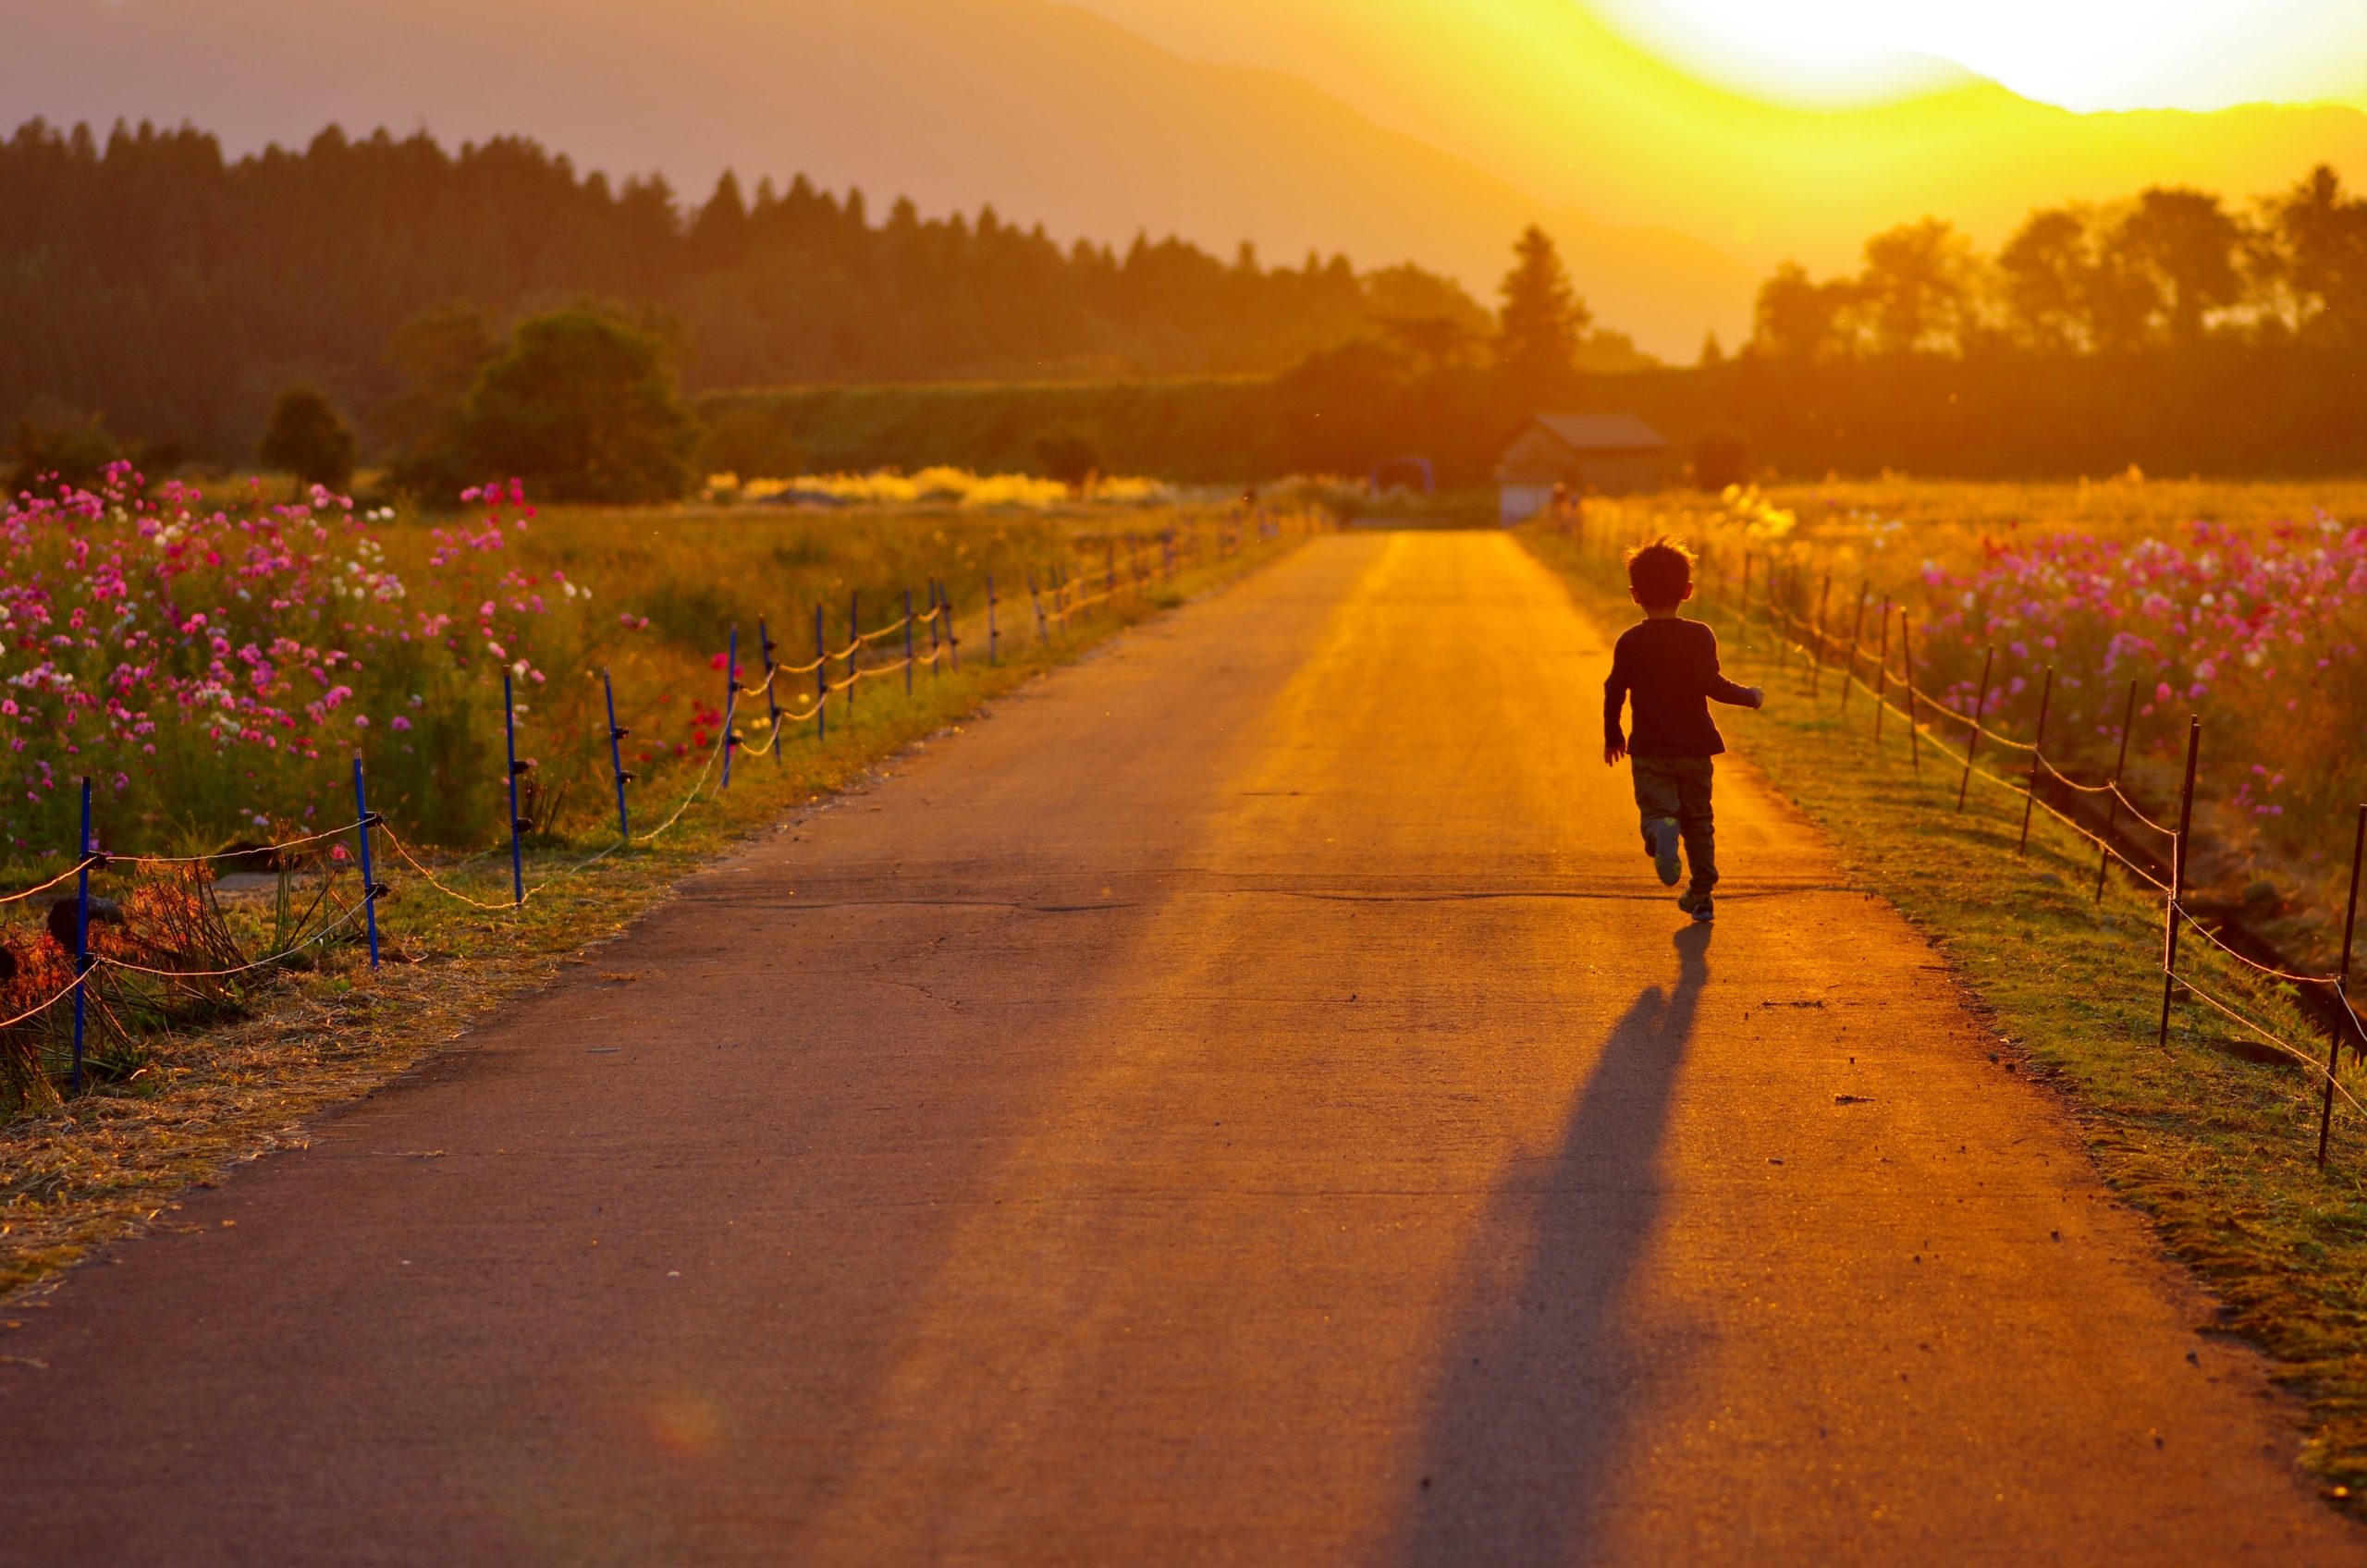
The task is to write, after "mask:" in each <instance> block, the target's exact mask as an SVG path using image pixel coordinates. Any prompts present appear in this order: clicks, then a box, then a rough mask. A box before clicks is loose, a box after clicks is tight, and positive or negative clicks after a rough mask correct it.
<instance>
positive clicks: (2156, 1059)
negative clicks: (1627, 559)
mask: <svg viewBox="0 0 2367 1568" xmlns="http://www.w3.org/2000/svg"><path fill="white" fill-rule="evenodd" d="M1524 537H1525V539H1526V541H1527V544H1528V545H1529V547H1530V548H1531V549H1532V550H1533V551H1534V552H1535V553H1536V554H1537V555H1538V556H1539V557H1540V558H1541V559H1542V560H1543V561H1544V562H1545V563H1546V564H1547V565H1548V566H1549V567H1551V568H1552V569H1554V570H1557V571H1559V572H1560V573H1562V575H1563V576H1564V578H1565V579H1566V580H1567V581H1568V582H1570V583H1571V585H1572V588H1573V590H1574V592H1575V593H1576V595H1577V597H1578V599H1579V601H1580V603H1581V604H1583V605H1586V606H1588V607H1589V608H1590V609H1592V610H1594V611H1595V612H1596V613H1598V614H1600V616H1601V617H1602V618H1603V619H1604V620H1605V622H1606V624H1608V625H1612V626H1616V625H1618V624H1620V623H1622V622H1623V621H1625V619H1630V618H1631V617H1632V615H1633V613H1634V608H1633V606H1632V605H1630V604H1629V603H1628V602H1627V599H1626V594H1625V582H1624V579H1622V578H1621V577H1620V576H1619V575H1618V573H1617V568H1616V566H1615V564H1614V563H1613V561H1612V560H1611V559H1610V558H1609V557H1607V556H1605V555H1603V554H1600V553H1581V552H1580V551H1579V550H1578V549H1577V548H1576V547H1574V546H1573V545H1571V544H1570V543H1569V542H1567V541H1565V540H1564V539H1562V538H1560V537H1558V536H1555V535H1551V534H1547V533H1537V532H1534V531H1531V532H1528V533H1525V534H1524ZM1700 613H1701V614H1702V616H1703V619H1708V620H1710V621H1711V623H1712V624H1714V625H1716V626H1717V627H1718V629H1719V635H1720V640H1721V643H1722V644H1723V650H1724V654H1725V662H1726V667H1727V672H1728V673H1729V674H1730V675H1732V676H1733V677H1734V678H1735V679H1736V680H1742V681H1744V682H1746V683H1748V684H1757V685H1763V686H1765V687H1766V688H1767V690H1768V692H1769V701H1768V705H1767V707H1766V709H1765V711H1764V712H1763V713H1761V714H1760V715H1758V716H1756V717H1754V718H1753V719H1752V721H1751V723H1750V725H1749V726H1748V731H1747V734H1748V739H1747V741H1745V742H1743V743H1742V744H1740V745H1739V746H1738V748H1737V749H1738V750H1740V751H1741V752H1742V753H1743V754H1744V756H1745V757H1746V758H1747V760H1748V762H1750V763H1751V764H1752V765H1753V766H1757V767H1758V768H1760V770H1761V771H1762V772H1763V773H1764V774H1765V775H1766V776H1767V778H1769V780H1770V781H1771V782H1772V784H1773V785H1774V786H1775V787H1776V788H1777V789H1778V790H1782V791H1783V792H1784V794H1785V795H1787V796H1788V797H1789V798H1790V799H1791V800H1792V801H1793V802H1796V803H1797V805H1798V806H1799V807H1800V809H1801V810H1802V811H1804V812H1805V813H1806V814H1807V815H1809V817H1810V818H1811V819H1812V820H1813V821H1815V822H1816V823H1817V824H1818V825H1819V826H1820V827H1822V828H1823V829H1824V830H1825V831H1826V832H1827V833H1828V835H1829V836H1830V837H1831V839H1832V841H1833V844H1834V848H1835V851H1836V852H1837V854H1838V856H1839V858H1840V861H1841V863H1842V864H1843V866H1844V868H1845V870H1846V873H1847V874H1848V875H1849V876H1851V878H1852V879H1853V880H1855V881H1856V882H1857V883H1858V884H1859V885H1861V886H1863V887H1866V888H1870V889H1872V890H1873V891H1875V892H1877V893H1879V894H1881V895H1882V896H1883V897H1884V898H1886V899H1888V900H1891V902H1892V903H1894V904H1895V905H1896V906H1897V907H1898V908H1899V909H1900V910H1901V911H1902V912H1904V913H1905V914H1906V915H1907V918H1908V919H1909V920H1910V921H1912V922H1913V923H1914V924H1915V925H1916V926H1917V927H1918V928H1919V930H1921V931H1922V932H1923V933H1924V934H1925V935H1926V936H1927V937H1929V938H1930V939H1931V941H1932V944H1933V946H1934V947H1936V948H1937V949H1939V950H1940V952H1941V953H1942V954H1943V955H1944V957H1945V958H1946V959H1947V961H1948V962H1950V963H1951V964H1952V965H1953V966H1954V967H1955V969H1956V972H1957V974H1959V975H1960V976H1961V977H1962V979H1963V981H1964V982H1965V984H1966V985H1967V986H1968V987H1969V989H1970V991H1971V993H1972V995H1973V996H1974V997H1975V998H1977V1002H1978V1005H1979V1006H1980V1007H1981V1008H1982V1009H1984V1010H1985V1011H1986V1013H1987V1015H1988V1018H1989V1020H1990V1022H1991V1023H1993V1026H1994V1027H1995V1028H1996V1030H1997V1031H1998V1032H1999V1033H2000V1034H2001V1035H2003V1036H2004V1037H2005V1040H2006V1041H2007V1042H2009V1045H2008V1046H2007V1047H2005V1048H2006V1051H2007V1052H2008V1053H2009V1060H2011V1056H2010V1053H2012V1052H2018V1053H2020V1056H2021V1059H2022V1060H2023V1061H2024V1062H2025V1063H2026V1064H2027V1068H2028V1070H2030V1071H2032V1072H2036V1073H2037V1074H2038V1075H2039V1076H2041V1077H2042V1078H2043V1079H2045V1080H2047V1081H2049V1082H2051V1083H2053V1084H2055V1085H2056V1086H2058V1087H2059V1089H2060V1090H2061V1092H2062V1093H2063V1094H2064V1096H2066V1098H2067V1102H2068V1104H2069V1105H2070V1107H2071V1108H2072V1109H2073V1110H2074V1111H2075V1113H2076V1114H2077V1115H2078V1117H2079V1121H2080V1124H2081V1126H2082V1127H2083V1128H2084V1130H2085V1133H2086V1135H2087V1140H2088V1143H2089V1145H2090V1147H2091V1150H2092V1151H2093V1155H2094V1158H2095V1160H2096V1163H2097V1166H2098V1167H2099V1169H2100V1170H2102V1172H2103V1176H2104V1178H2105V1180H2106V1181H2107V1182H2109V1183H2110V1184H2111V1185H2112V1186H2113V1187H2114V1188H2115V1189H2116V1190H2117V1191H2118V1192H2119V1193H2120V1194H2123V1195H2124V1196H2125V1197H2126V1198H2128V1200H2129V1201H2130V1202H2131V1203H2133V1204H2134V1205H2136V1206H2137V1207H2139V1208H2140V1209H2141V1210H2142V1211H2143V1212H2144V1213H2145V1214H2146V1215H2147V1216H2149V1217H2150V1219H2152V1223H2153V1225H2154V1227H2155V1228H2156V1230H2157V1231H2158V1233H2159V1234H2160V1236H2161V1238H2162V1240H2163V1243H2164V1244H2165V1246H2166V1247H2167V1249H2168V1250H2169V1251H2170V1253H2171V1254H2172V1255H2173V1256H2177V1257H2178V1258H2179V1259H2181V1260H2183V1261H2184V1262H2185V1263H2187V1264H2188V1265H2189V1266H2190V1267H2191V1268H2193V1269H2194V1270H2195V1271H2196V1272H2197V1273H2198V1274H2199V1275H2200V1276H2201V1279H2202V1280H2204V1281H2205V1283H2206V1284H2207V1285H2208V1286H2209V1287H2210V1288H2211V1290H2212V1291H2213V1292H2214V1293H2215V1294H2216V1295H2217V1296H2218V1298H2219V1300H2220V1301H2221V1302H2222V1303H2223V1304H2224V1306H2223V1308H2222V1311H2221V1313H2220V1315H2219V1317H2218V1319H2217V1321H2216V1322H2214V1324H2212V1325H2210V1327H2213V1328H2214V1329H2220V1330H2223V1331H2226V1332H2229V1333H2232V1334H2236V1335H2239V1336H2241V1337H2243V1338H2245V1339H2247V1340H2250V1341H2252V1342H2254V1343H2256V1344H2258V1345H2259V1346H2260V1347H2261V1348H2263V1350H2265V1351H2266V1352H2267V1353H2268V1354H2269V1355H2270V1356H2271V1357H2272V1358H2273V1361H2274V1365H2275V1369H2276V1373H2277V1376H2278V1377H2279V1378H2280V1379H2281V1380H2283V1381H2284V1382H2286V1383H2287V1384H2288V1385H2289V1386H2290V1387H2291V1388H2292V1389H2293V1390H2295V1391H2296V1392H2297V1393H2298V1394H2300V1397H2301V1398H2302V1400H2303V1401H2304V1402H2305V1403H2306V1405H2307V1408H2308V1412H2309V1419H2310V1423H2311V1427H2312V1431H2311V1435H2310V1439H2309V1441H2308V1444H2307V1446H2306V1450H2305V1454H2306V1458H2307V1461H2308V1463H2309V1464H2311V1465H2312V1468H2314V1469H2315V1470H2316V1471H2317V1472H2318V1474H2320V1475H2321V1476H2324V1479H2325V1480H2326V1482H2327V1484H2328V1488H2329V1495H2330V1496H2332V1497H2334V1498H2336V1499H2337V1500H2344V1501H2348V1500H2349V1498H2350V1497H2351V1495H2352V1494H2353V1493H2355V1492H2358V1491H2360V1490H2361V1488H2367V1119H2362V1118H2361V1116H2360V1115H2359V1114H2358V1113H2357V1112H2356V1111H2353V1110H2350V1109H2347V1108H2345V1107H2343V1106H2341V1105H2339V1104H2337V1108H2336V1117H2335V1136H2334V1149H2333V1157H2332V1158H2331V1160H2330V1161H2329V1163H2328V1165H2327V1167H2326V1169H2325V1170H2324V1171H2320V1170H2318V1169H2317V1168H2316V1165H2315V1163H2314V1159H2315V1154H2316V1144H2317V1130H2318V1105H2319V1097H2318V1091H2317V1087H2316V1084H2315V1083H2314V1082H2313V1081H2312V1077H2311V1075H2310V1074H2309V1073H2308V1072H2306V1071H2305V1070H2303V1069H2301V1068H2300V1067H2299V1066H2298V1065H2276V1064H2272V1063H2269V1062H2263V1061H2262V1060H2257V1055H2258V1052H2257V1050H2256V1049H2255V1048H2254V1047H2251V1046H2250V1045H2249V1044H2248V1042H2247V1041H2246V1040H2245V1038H2244V1037H2243V1036H2242V1034H2241V1032H2240V1031H2238V1030H2236V1029H2234V1028H2233V1027H2232V1026H2228V1025H2224V1024H2223V1023H2222V1022H2221V1021H2220V1020H2219V1018H2218V1017H2217V1015H2215V1014H2214V1013H2212V1012H2211V1011H2208V1010H2207V1009H2206V1008H2204V1007H2203V1006H2202V1005H2201V1004H2200V1003H2197V1002H2194V1001H2192V1000H2185V999H2182V1000H2181V1001H2180V1002H2179V1003H2178V1004H2177V1008H2176V1010H2175V1011H2174V1014H2173V1022H2172V1026H2171V1031H2170V1040H2169V1044H2168V1046H2167V1047H2162V1046H2159V1045H2157V1044H2156V1042H2155V1031H2156V1027H2157V1023H2158V1017H2159V1008H2160V1002H2161V988H2162V981H2161V970H2160V948H2161V932H2162V909H2161V904H2160V901H2159V899H2158V896H2152V897H2144V898H2140V896H2139V895H2138V893H2137V892H2136V891H2135V890H2133V889H2132V888H2130V887H2129V886H2128V883H2127V882H2126V881H2125V880H2123V879H2121V878H2120V877H2119V876H2118V874H2117V873H2116V874H2115V878H2114V880H2113V882H2112V884H2111V886H2110V888H2109V889H2108V891H2107V894H2106V896H2105V897H2104V899H2103V900H2102V902H2101V903H2098V902H2097V901H2096V900H2094V899H2093V898H2092V897H2091V893H2092V889H2093V887H2094V881H2095V867H2096V862H2095V851H2093V850H2092V849H2091V848H2088V847H2087V846H2086V845H2085V844H2084V841H2082V840H2079V839H2077V838H2075V837H2074V836H2073V835H2072V834H2071V833H2070V832H2069V831H2068V830H2067V829H2065V828H2062V827H2058V826H2056V825H2054V824H2052V823H2050V822H2048V821H2047V820H2046V819H2045V817H2044V816H2043V815H2041V817H2040V818H2039V821H2038V824H2037V826H2036V827H2034V829H2033V831H2032V835H2031V841H2030V851H2029V853H2028V854H2027V855H2023V854H2021V853H2018V852H2017V848H2016V840H2017V837H2018V835H2019V832H2020V827H2021V804H2020V802H2019V801H2018V799H2016V798H2013V797H2009V796H2007V795H2006V794H2005V791H2003V790H2000V789H1998V788H1997V787H1996V786H1994V785H1992V784H1988V783H1985V782H1984V781H1982V780H1981V779H1980V778H1975V779H1974V780H1973V784H1972V789H1971V792H1970V797H1969V801H1968V808H1967V810H1966V811H1965V813H1964V814H1963V815H1958V814H1957V813H1956V809H1955V806H1956V785H1957V781H1958V778H1959V772H1958V769H1957V768H1956V766H1950V765H1949V764H1948V762H1947V761H1946V760H1945V759H1944V756H1943V754H1942V753H1940V751H1939V750H1938V749H1937V747H1936V746H1933V745H1930V744H1927V745H1926V746H1925V748H1924V750H1923V753H1922V762H1923V766H1922V769H1921V772H1920V773H1919V774H1918V773H1916V772H1914V771H1911V770H1910V767H1909V764H1908V757H1907V744H1906V742H1907V734H1906V729H1905V726H1904V725H1903V724H1902V723H1901V722H1900V721H1899V719H1898V717H1897V716H1896V715H1895V714H1893V715H1892V716H1890V717H1889V718H1888V720H1886V723H1885V729H1884V744H1883V746H1882V747H1880V748H1877V747H1876V746H1875V744H1874V743H1873V741H1872V739H1871V729H1872V717H1873V705H1872V704H1871V703H1870V702H1869V701H1868V700H1867V699H1866V698H1865V696H1864V694H1863V693H1862V692H1860V693H1858V694H1855V695H1853V696H1852V697H1851V699H1850V702H1849V705H1848V707H1847V708H1846V710H1845V709H1844V708H1843V707H1842V706H1841V705H1840V704H1839V702H1838V700H1837V698H1838V692H1839V682H1838V681H1837V680H1835V679H1834V678H1833V677H1832V676H1831V675H1830V674H1828V675H1827V676H1826V678H1825V679H1824V680H1823V682H1822V695H1821V698H1817V699H1812V698H1811V697H1810V696H1809V688H1808V682H1807V680H1806V678H1805V673H1804V668H1803V665H1802V662H1801V660H1800V658H1799V656H1798V655H1791V657H1790V658H1789V659H1788V661H1787V663H1786V665H1785V667H1784V668H1778V666H1777V664H1776V662H1775V660H1774V658H1773V657H1772V643H1770V641H1769V640H1768V636H1767V633H1765V632H1764V631H1758V632H1755V633H1751V634H1748V635H1746V634H1744V633H1742V632H1740V631H1738V630H1737V629H1736V628H1735V626H1734V625H1733V623H1732V621H1731V620H1730V619H1727V618H1726V617H1725V616H1723V614H1722V613H1720V611H1719V610H1718V609H1717V608H1716V607H1715V606H1710V607H1708V608H1706V609H1704V610H1702V611H1701V612H1700ZM2188 968H2189V963H2188V962H2186V961H2183V960H2182V962H2181V970H2182V971H2184V970H2186V969H2188ZM2191 968H2192V972H2193V973H2194V974H2195V976H2196V978H2197V979H2198V981H2199V982H2200V983H2201V984H2203V985H2206V986H2213V987H2214V989H2217V990H2220V991H2221V992H2222V994H2228V993H2233V994H2236V995H2238V996H2241V997H2242V998H2245V1000H2246V1002H2247V1004H2248V1008H2249V1009H2250V1011H2254V1013H2255V1015H2256V1016H2258V1017H2260V1018H2262V1019H2263V1021H2265V1022H2267V1023H2270V1024H2271V1025H2272V1026H2273V1027H2275V1028H2276V1029H2277V1030H2278V1031H2279V1032H2280V1033H2281V1034H2283V1035H2285V1037H2286V1038H2287V1039H2289V1040H2294V1041H2297V1042H2300V1044H2301V1045H2302V1046H2303V1047H2304V1048H2307V1049H2311V1050H2314V1051H2319V1052H2323V1050H2324V1035H2322V1034H2317V1033H2315V1032H2314V1031H2313V1030H2312V1026H2311V1025H2309V1024H2308V1023H2305V1022H2304V1021H2303V1020H2302V1018H2301V1017H2300V1014H2299V1013H2298V1011H2296V1010H2295V1009H2294V1007H2293V1006H2292V1004H2291V1002H2290V999H2289V998H2286V997H2283V996H2280V995H2277V994H2275V992H2274V991H2273V990H2263V989H2262V988H2260V987H2257V986H2250V985H2249V984H2247V983H2246V982H2245V981H2244V980H2243V979H2242V978H2241V977H2240V976H2238V975H2235V974H2229V973H2227V970H2226V966H2225V965H2223V964H2219V963H2214V962H2211V961H2210V959H2209V958H2208V957H2204V958H2201V959H2200V960H2197V961H2195V962H2192V964H2191ZM2344 1082H2345V1084H2346V1085H2348V1086H2349V1087H2350V1088H2351V1089H2352V1090H2353V1092H2354V1093H2357V1092H2361V1088H2362V1084H2361V1079H2360V1077H2359V1075H2358V1070H2357V1069H2356V1067H2355V1066H2347V1067H2346V1070H2345V1072H2344ZM2362 1097H2367V1096H2362Z"/></svg>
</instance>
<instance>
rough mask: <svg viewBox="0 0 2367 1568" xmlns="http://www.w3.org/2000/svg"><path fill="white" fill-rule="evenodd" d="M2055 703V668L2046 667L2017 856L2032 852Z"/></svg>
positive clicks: (2023, 801)
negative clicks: (2032, 825)
mask: <svg viewBox="0 0 2367 1568" xmlns="http://www.w3.org/2000/svg"><path fill="white" fill-rule="evenodd" d="M2052 702H2054V666H2053V665H2048V666H2047V667H2046V680H2044V682H2043V683H2042V684H2041V685H2040V687H2039V689H2038V739H2037V740H2035V741H2032V742H2031V743H2030V788H2029V790H2027V791H2026V792H2025V793H2024V795H2023V797H2022V841H2021V843H2020V844H2019V845H2017V847H2016V848H2015V851H2014V852H2015V853H2016V854H2023V855H2026V854H2028V853H2030V816H2031V815H2032V814H2033V813H2035V812H2036V811H2037V810H2038V776H2039V771H2040V769H2042V768H2043V767H2044V766H2046V710H2047V705H2048V704H2051V703H2052Z"/></svg>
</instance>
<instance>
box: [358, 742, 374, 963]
mask: <svg viewBox="0 0 2367 1568" xmlns="http://www.w3.org/2000/svg"><path fill="white" fill-rule="evenodd" d="M371 820H372V819H371V816H370V796H369V794H368V793H367V792H366V791H365V790H363V789H362V753H360V752H356V753H353V836H354V838H355V839H358V840H359V841H360V844H361V849H362V924H363V925H366V926H368V927H369V931H370V967H371V968H373V969H375V968H377V967H378V879H377V878H376V877H375V876H373V875H372V874H371V867H370V823H371Z"/></svg>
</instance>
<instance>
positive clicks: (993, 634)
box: [987, 571, 1002, 664]
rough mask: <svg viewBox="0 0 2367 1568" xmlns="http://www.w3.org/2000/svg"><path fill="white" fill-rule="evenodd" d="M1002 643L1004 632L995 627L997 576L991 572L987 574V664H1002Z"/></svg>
mask: <svg viewBox="0 0 2367 1568" xmlns="http://www.w3.org/2000/svg"><path fill="white" fill-rule="evenodd" d="M1001 642H1002V631H1001V630H1000V628H999V627H997V626H996V625H995V574H994V573H993V572H991V571H990V572H988V573H987V663H988V664H1000V663H1001V662H1002V656H1001V650H1000V643H1001Z"/></svg>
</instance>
